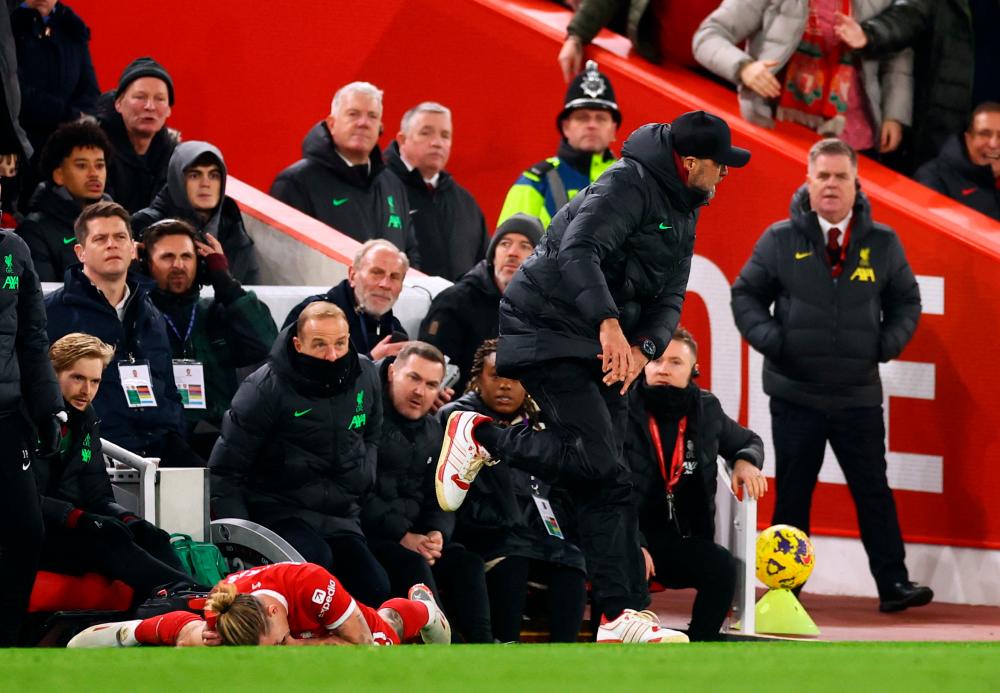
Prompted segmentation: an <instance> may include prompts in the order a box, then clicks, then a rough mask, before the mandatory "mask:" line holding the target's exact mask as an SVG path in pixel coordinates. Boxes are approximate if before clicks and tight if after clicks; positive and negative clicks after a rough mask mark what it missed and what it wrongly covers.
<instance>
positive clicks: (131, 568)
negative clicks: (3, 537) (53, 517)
mask: <svg viewBox="0 0 1000 693" xmlns="http://www.w3.org/2000/svg"><path fill="white" fill-rule="evenodd" d="M140 541H141V540H139V539H136V540H132V541H129V539H128V538H127V537H124V536H123V537H118V536H117V535H111V536H108V535H103V534H101V535H97V534H91V533H88V532H83V531H80V530H76V529H64V528H51V527H50V528H49V529H48V531H47V532H46V534H45V543H44V544H42V556H41V560H40V562H39V568H40V569H42V570H49V571H51V572H53V573H65V574H67V575H82V574H83V573H90V572H94V573H100V574H101V575H104V576H105V577H108V578H111V579H112V580H121V581H122V582H124V583H125V584H126V585H128V586H129V587H131V588H132V590H133V592H134V593H135V595H134V597H133V606H137V605H138V604H141V603H142V602H143V601H145V600H146V599H147V598H148V597H150V596H151V595H152V594H153V591H154V590H155V589H156V588H158V587H161V586H163V585H167V584H171V583H175V582H188V583H190V582H193V580H194V578H192V577H191V576H190V575H188V574H187V573H185V572H184V571H183V570H182V569H181V564H180V561H179V560H178V559H177V554H175V553H174V550H173V548H172V547H171V546H170V541H169V540H168V539H167V537H165V536H163V537H156V538H155V539H151V540H148V541H145V542H143V543H140Z"/></svg>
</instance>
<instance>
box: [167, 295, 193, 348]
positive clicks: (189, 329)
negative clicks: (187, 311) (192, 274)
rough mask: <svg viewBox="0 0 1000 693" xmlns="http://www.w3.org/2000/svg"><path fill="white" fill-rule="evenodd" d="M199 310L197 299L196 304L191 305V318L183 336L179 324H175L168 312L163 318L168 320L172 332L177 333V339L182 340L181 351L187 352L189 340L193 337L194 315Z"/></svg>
mask: <svg viewBox="0 0 1000 693" xmlns="http://www.w3.org/2000/svg"><path fill="white" fill-rule="evenodd" d="M197 310H198V302H197V301H195V302H194V305H193V306H191V318H190V319H189V320H188V326H187V330H186V331H185V332H184V336H183V337H182V336H181V333H180V331H179V330H178V329H177V325H175V324H174V321H173V320H171V319H170V316H169V315H167V314H166V313H164V314H163V319H164V320H165V321H166V323H167V327H169V328H170V331H171V332H173V333H174V334H175V335H177V339H179V340H181V351H182V352H184V353H185V354H186V353H187V345H188V340H189V339H191V332H192V331H193V330H194V316H195V312H196V311H197Z"/></svg>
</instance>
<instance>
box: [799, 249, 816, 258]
mask: <svg viewBox="0 0 1000 693" xmlns="http://www.w3.org/2000/svg"><path fill="white" fill-rule="evenodd" d="M812 254H813V251H811V250H810V251H809V252H808V253H795V259H796V260H804V259H805V258H807V257H809V256H810V255H812Z"/></svg>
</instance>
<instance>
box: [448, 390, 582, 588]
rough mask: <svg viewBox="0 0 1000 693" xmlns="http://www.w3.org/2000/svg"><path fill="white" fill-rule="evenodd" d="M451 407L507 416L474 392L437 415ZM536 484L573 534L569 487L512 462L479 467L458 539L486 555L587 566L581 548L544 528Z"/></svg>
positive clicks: (459, 514) (462, 511)
mask: <svg viewBox="0 0 1000 693" xmlns="http://www.w3.org/2000/svg"><path fill="white" fill-rule="evenodd" d="M453 411H477V412H479V413H480V414H485V415H487V416H489V417H492V418H493V419H494V420H495V421H502V420H504V418H505V417H504V416H503V415H501V414H498V413H497V412H495V411H493V410H492V409H490V408H489V407H487V406H486V403H485V402H483V400H482V398H481V397H480V396H479V395H478V394H476V393H474V392H469V393H466V394H464V395H462V396H461V397H459V398H458V399H457V400H455V401H454V402H451V403H450V404H447V405H445V406H444V407H442V408H441V409H440V410H439V411H438V417H439V418H440V420H441V421H442V422H444V421H447V420H448V415H449V414H451V413H452V412H453ZM533 488H536V489H537V491H538V493H539V495H541V496H544V497H546V498H548V499H549V502H550V503H551V504H552V510H553V512H554V513H555V515H556V520H557V521H558V522H559V525H560V527H561V529H562V531H563V533H564V534H565V535H566V536H567V537H572V532H573V530H572V525H571V524H570V523H571V522H572V512H571V511H570V508H571V506H570V501H569V498H568V496H567V495H566V493H565V491H563V490H561V489H559V488H554V487H552V486H550V485H548V484H546V483H544V482H542V481H540V480H538V479H537V478H535V477H533V476H531V475H529V474H528V473H527V472H522V471H521V470H520V469H514V468H513V467H511V466H510V465H509V464H497V465H494V466H492V467H484V468H483V470H482V471H481V472H479V475H478V476H477V477H476V482H475V483H474V484H472V487H471V488H470V489H469V495H468V497H467V498H466V499H465V502H464V503H462V507H461V508H459V509H458V512H457V513H456V515H457V517H456V522H455V537H454V539H455V541H457V542H460V543H462V544H463V545H464V546H466V547H467V548H468V549H469V550H471V551H475V552H476V553H478V554H479V555H480V556H482V557H483V560H486V561H490V560H493V559H494V558H500V557H502V556H523V557H524V558H531V559H535V560H539V561H548V562H550V563H558V564H560V565H565V566H569V567H571V568H578V569H580V570H586V567H585V566H586V563H585V561H584V558H583V552H581V551H580V549H579V548H577V546H576V545H575V544H573V543H572V542H570V541H569V540H568V539H559V538H558V537H553V536H551V535H549V533H548V532H547V531H546V530H545V525H544V523H543V522H542V518H541V515H539V513H538V507H537V506H536V505H535V501H534V500H532V496H533V493H532V491H533Z"/></svg>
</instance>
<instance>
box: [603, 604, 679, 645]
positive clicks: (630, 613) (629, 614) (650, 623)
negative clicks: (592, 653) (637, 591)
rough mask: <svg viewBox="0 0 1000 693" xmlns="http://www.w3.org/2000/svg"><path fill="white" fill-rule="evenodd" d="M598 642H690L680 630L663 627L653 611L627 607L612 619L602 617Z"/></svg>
mask: <svg viewBox="0 0 1000 693" xmlns="http://www.w3.org/2000/svg"><path fill="white" fill-rule="evenodd" d="M597 642H607V643H615V642H618V643H633V642H664V643H666V642H688V636H687V635H685V634H684V633H682V632H680V631H679V630H670V629H669V628H663V627H661V626H660V619H659V617H657V615H656V614H654V613H653V612H652V611H634V610H633V609H625V610H624V611H623V612H622V613H621V615H620V616H619V617H618V618H616V619H614V620H612V621H607V620H606V619H605V618H604V617H603V616H602V617H601V625H600V626H598V628H597Z"/></svg>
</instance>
